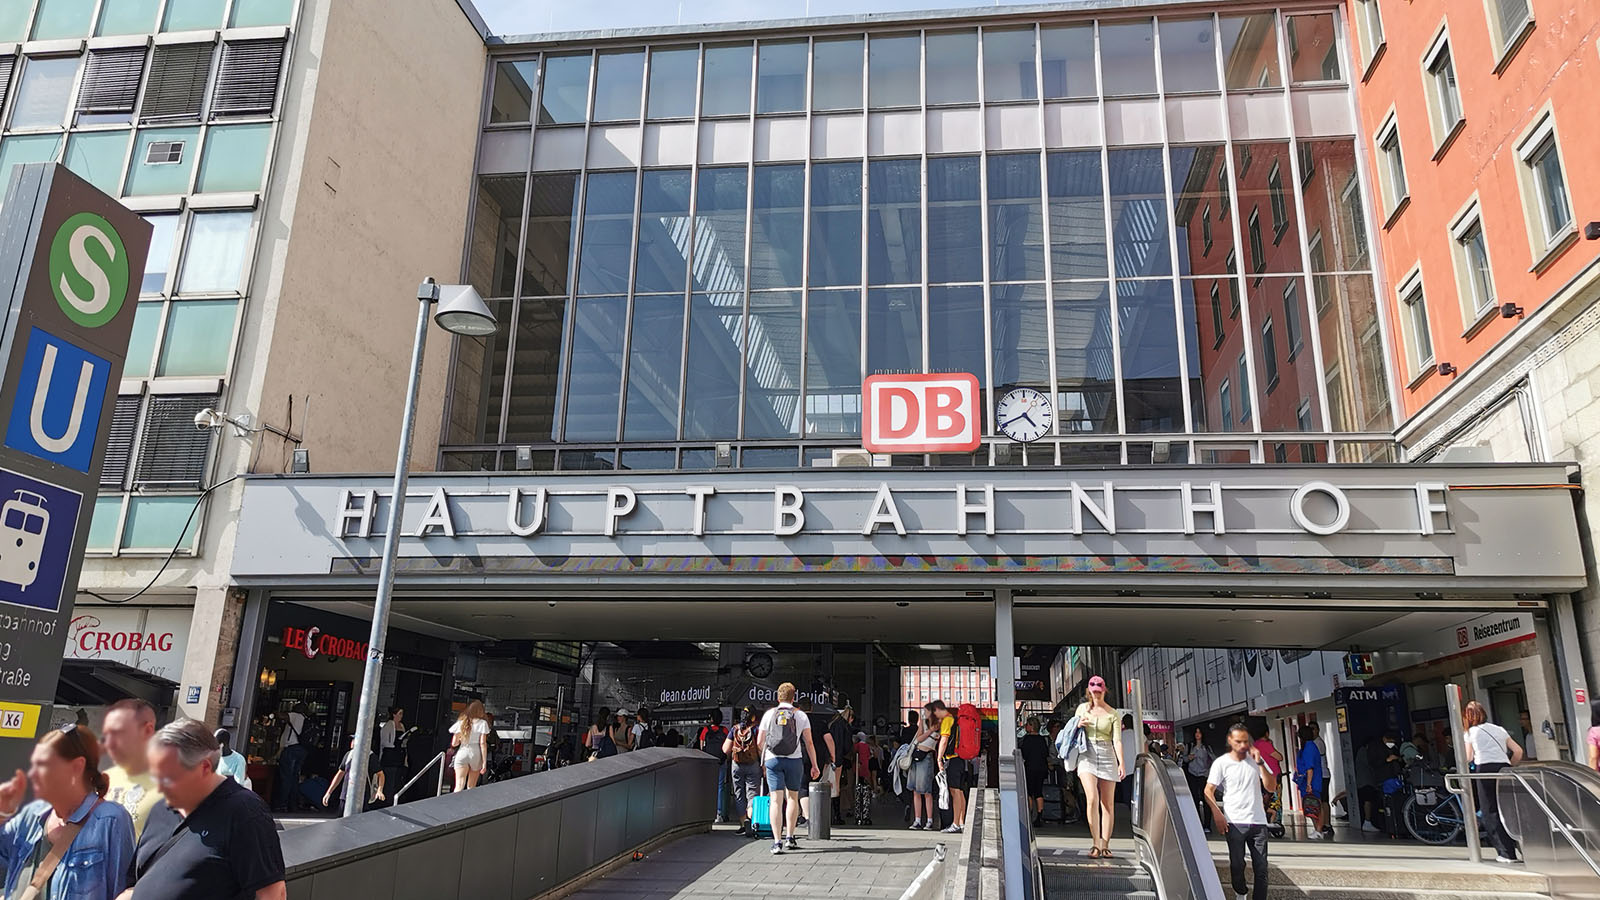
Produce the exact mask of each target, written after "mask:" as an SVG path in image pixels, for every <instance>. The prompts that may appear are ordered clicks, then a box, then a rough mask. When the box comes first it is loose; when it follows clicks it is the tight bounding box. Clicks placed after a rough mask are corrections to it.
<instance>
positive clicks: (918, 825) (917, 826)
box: [911, 819, 922, 831]
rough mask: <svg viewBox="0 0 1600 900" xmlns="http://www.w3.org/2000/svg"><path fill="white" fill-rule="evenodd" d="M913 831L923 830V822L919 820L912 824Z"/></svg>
mask: <svg viewBox="0 0 1600 900" xmlns="http://www.w3.org/2000/svg"><path fill="white" fill-rule="evenodd" d="M911 830H912V831H921V830H922V820H921V819H918V820H916V821H915V822H912V823H911Z"/></svg>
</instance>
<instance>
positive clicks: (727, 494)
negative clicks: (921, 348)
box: [233, 465, 1584, 608]
mask: <svg viewBox="0 0 1600 900" xmlns="http://www.w3.org/2000/svg"><path fill="white" fill-rule="evenodd" d="M1568 475H1569V473H1568V469H1567V467H1565V466H1561V465H1479V466H1449V465H1410V466H1373V465H1359V466H1338V465H1322V466H1309V467H1301V466H1238V467H1213V468H1207V467H1171V468H1161V467H1140V468H1137V469H1131V468H1126V469H1103V470H1057V469H949V468H944V469H941V468H930V469H905V468H878V469H848V470H847V469H816V470H799V471H794V470H785V471H781V472H760V471H749V470H741V471H710V472H699V473H661V474H644V473H625V472H613V473H608V474H605V475H595V474H592V473H572V474H561V473H538V474H528V475H514V474H494V475H482V474H438V475H428V476H420V477H416V478H413V479H412V480H411V487H410V490H409V493H408V495H407V502H406V509H405V522H404V536H403V539H402V541H401V543H400V560H399V566H398V569H397V572H398V586H399V591H400V592H401V595H402V596H404V595H415V594H417V593H422V594H424V595H431V596H436V597H438V596H446V595H448V596H449V597H451V598H452V599H457V598H458V599H462V600H466V599H468V598H470V597H478V598H484V599H487V598H488V596H489V595H493V594H497V593H502V592H508V593H510V594H511V595H514V596H515V597H519V598H526V597H530V596H548V597H552V598H559V597H573V596H574V592H575V591H582V592H583V593H584V594H595V593H597V592H601V593H603V592H606V591H618V592H626V593H630V594H635V595H636V596H637V597H638V598H639V599H642V600H652V599H660V598H663V597H672V596H677V597H698V598H707V597H711V596H714V595H716V594H718V593H721V592H737V593H739V594H742V595H748V592H749V590H750V589H751V588H753V587H758V588H762V589H765V590H771V591H780V590H781V591H786V592H787V591H796V592H800V593H806V592H812V591H816V592H844V593H845V594H847V595H848V594H856V593H858V592H860V591H862V590H863V589H865V590H867V591H870V592H871V593H870V595H869V598H870V599H875V600H887V599H891V598H890V597H889V596H888V595H887V594H884V593H881V592H885V591H911V592H915V593H917V594H920V595H928V594H935V595H943V596H946V597H948V598H950V599H959V598H960V597H962V596H963V595H965V592H967V591H974V590H975V591H983V590H993V589H996V588H1001V587H1004V588H1009V589H1012V590H1014V591H1018V592H1022V593H1024V594H1027V593H1032V594H1037V595H1039V596H1041V597H1057V598H1064V599H1068V600H1070V599H1073V598H1124V599H1126V598H1132V597H1139V598H1154V597H1160V596H1178V597H1194V596H1202V597H1227V598H1238V599H1239V600H1240V602H1241V603H1248V602H1249V598H1251V597H1276V598H1283V597H1285V596H1294V597H1296V598H1298V601H1299V604H1300V605H1307V604H1310V605H1315V604H1319V603H1327V604H1328V606H1329V608H1334V607H1336V606H1337V605H1338V604H1339V601H1340V600H1341V599H1343V598H1390V599H1401V598H1404V599H1407V600H1410V601H1412V603H1413V604H1415V602H1416V601H1418V600H1420V601H1423V602H1437V601H1448V600H1451V599H1472V598H1478V599H1495V600H1499V601H1507V600H1514V599H1516V598H1519V597H1521V598H1529V599H1531V598H1535V597H1537V596H1538V595H1540V594H1543V593H1550V592H1564V591H1571V590H1575V589H1578V588H1581V587H1582V586H1583V585H1584V566H1583V557H1582V552H1581V549H1580V546H1579V539H1578V525H1577V519H1576V513H1575V509H1574V505H1573V500H1572V495H1571V485H1570V484H1569V483H1568ZM387 482H388V479H387V477H379V476H299V477H280V476H270V477H257V478H253V479H251V480H250V482H249V483H248V484H247V485H246V488H245V494H244V502H243V509H242V511H241V515H240V521H239V528H238V539H237V541H238V544H237V551H236V553H235V557H234V567H235V568H234V572H233V576H234V578H235V580H236V581H237V582H239V583H241V584H243V585H247V586H259V587H271V588H275V589H278V590H282V589H285V588H293V589H297V590H305V589H331V590H335V591H338V590H341V589H362V590H364V589H368V588H369V587H370V586H371V585H372V584H374V583H375V582H376V579H377V574H378V568H379V561H380V560H379V558H380V556H381V553H382V545H383V536H382V534H381V531H382V528H383V523H384V521H385V519H386V516H387V513H388V507H389V497H388V496H387V493H388V492H387V491H386V490H385V489H384V486H385V485H386V484H387ZM791 596H792V595H791ZM842 599H845V600H848V599H850V598H849V597H848V596H846V597H843V598H842ZM863 599H868V598H863ZM845 605H846V606H850V605H852V604H848V603H847V604H845Z"/></svg>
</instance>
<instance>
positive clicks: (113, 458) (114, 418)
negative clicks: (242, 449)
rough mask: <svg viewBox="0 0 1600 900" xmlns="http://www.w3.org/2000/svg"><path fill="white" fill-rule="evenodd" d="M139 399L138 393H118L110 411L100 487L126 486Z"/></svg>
mask: <svg viewBox="0 0 1600 900" xmlns="http://www.w3.org/2000/svg"><path fill="white" fill-rule="evenodd" d="M139 399H140V397H139V395H138V394H123V395H120V396H118V397H117V405H116V408H115V409H114V410H113V411H112V413H111V434H110V436H109V437H107V439H106V456H105V462H104V463H102V464H101V466H100V487H102V488H104V489H106V490H108V491H120V490H124V489H126V488H127V480H128V463H129V457H130V456H131V454H132V453H133V435H134V433H135V432H136V431H137V430H138V428H139ZM190 424H193V423H190Z"/></svg>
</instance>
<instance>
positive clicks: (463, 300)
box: [433, 284, 500, 337]
mask: <svg viewBox="0 0 1600 900" xmlns="http://www.w3.org/2000/svg"><path fill="white" fill-rule="evenodd" d="M436 290H437V291H438V294H437V296H438V298H439V301H438V302H439V307H438V309H436V310H434V313H433V321H434V322H436V323H438V325H439V327H440V328H443V329H444V330H445V331H449V332H451V333H453V334H459V335H464V336H466V337H482V336H484V335H489V334H494V333H495V331H497V330H499V328H500V323H499V322H498V321H496V320H495V317H494V313H493V312H491V311H490V310H489V307H488V305H487V304H485V303H484V302H483V298H482V297H480V296H478V292H477V291H476V290H475V289H473V287H472V285H470V284H441V285H439V286H438V288H437V289H436Z"/></svg>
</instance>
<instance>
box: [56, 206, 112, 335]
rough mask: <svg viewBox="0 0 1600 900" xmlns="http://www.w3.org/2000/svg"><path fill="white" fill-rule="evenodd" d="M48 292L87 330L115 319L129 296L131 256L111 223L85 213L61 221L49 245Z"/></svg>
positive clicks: (64, 310) (73, 319)
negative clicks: (129, 263)
mask: <svg viewBox="0 0 1600 900" xmlns="http://www.w3.org/2000/svg"><path fill="white" fill-rule="evenodd" d="M50 290H51V291H53V292H54V293H55V295H56V302H57V303H59V304H61V311H62V312H64V313H66V314H67V318H69V319H71V320H72V321H74V322H76V323H78V324H79V325H82V326H83V327H85V328H98V327H100V326H101V325H104V324H106V323H107V322H109V321H111V320H112V319H114V318H116V317H117V313H118V312H119V311H120V310H121V309H122V303H123V301H124V300H126V299H127V296H128V253H127V251H126V250H125V249H124V248H123V246H122V236H121V235H119V234H117V230H116V229H115V228H112V227H111V223H110V222H107V221H106V220H105V219H103V218H101V217H100V216H97V215H95V214H94V213H87V212H85V213H78V214H77V215H75V216H72V217H71V218H69V219H67V221H66V222H64V223H62V225H61V228H60V229H59V230H57V231H56V236H55V239H54V240H52V241H51V242H50Z"/></svg>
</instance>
